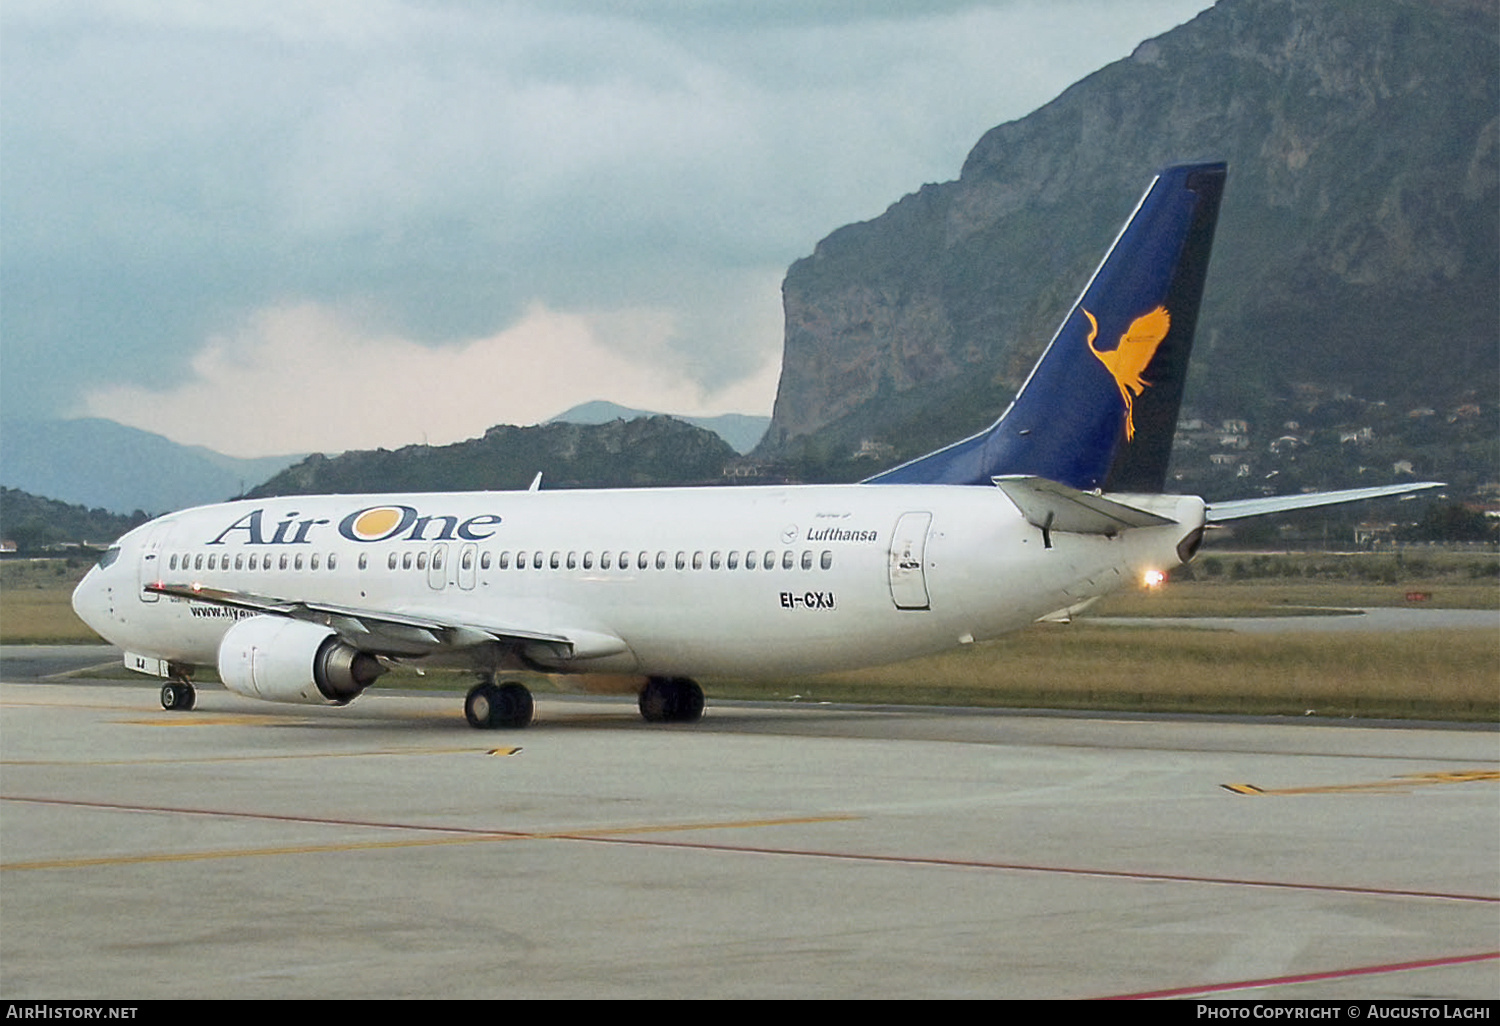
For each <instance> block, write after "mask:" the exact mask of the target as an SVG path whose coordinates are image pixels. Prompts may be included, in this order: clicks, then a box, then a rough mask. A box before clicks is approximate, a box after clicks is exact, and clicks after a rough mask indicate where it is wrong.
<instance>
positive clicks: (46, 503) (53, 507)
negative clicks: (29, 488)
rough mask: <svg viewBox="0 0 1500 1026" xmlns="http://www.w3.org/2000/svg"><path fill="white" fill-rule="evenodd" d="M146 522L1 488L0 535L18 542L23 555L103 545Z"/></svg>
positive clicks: (138, 517) (106, 511)
mask: <svg viewBox="0 0 1500 1026" xmlns="http://www.w3.org/2000/svg"><path fill="white" fill-rule="evenodd" d="M145 522H146V517H145V516H144V515H137V516H117V515H116V514H114V513H110V512H109V511H108V510H104V509H87V508H85V507H83V506H74V505H69V504H68V503H66V502H58V501H57V500H55V499H44V498H42V497H41V496H39V495H31V494H30V493H28V492H23V491H18V490H17V489H15V488H0V538H3V539H4V540H6V541H13V542H15V543H16V545H17V546H18V548H19V549H20V551H21V553H22V554H23V555H24V554H27V553H31V552H39V551H42V550H43V549H45V548H48V547H54V546H62V545H90V546H94V547H102V546H105V545H108V544H109V543H110V542H112V541H114V540H115V539H116V538H118V537H120V535H122V534H124V533H125V532H126V531H128V530H130V529H131V528H133V527H139V526H140V525H141V524H144V523H145Z"/></svg>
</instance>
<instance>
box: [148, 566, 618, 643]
mask: <svg viewBox="0 0 1500 1026" xmlns="http://www.w3.org/2000/svg"><path fill="white" fill-rule="evenodd" d="M145 590H147V591H151V592H155V593H156V594H158V595H170V596H173V597H175V598H183V599H189V600H191V601H193V602H206V603H209V604H211V605H216V606H224V607H227V608H230V609H244V610H249V611H251V612H255V613H265V614H268V615H272V616H285V617H289V618H291V619H294V620H309V621H312V622H314V623H321V624H324V625H326V626H328V627H332V628H333V629H334V630H336V631H337V632H338V633H339V636H340V637H342V638H343V640H345V641H347V642H348V643H349V644H350V645H352V646H354V647H355V648H357V649H360V650H361V651H368V652H374V653H380V654H390V655H425V654H428V653H431V652H436V651H439V650H443V649H450V650H451V649H461V648H470V647H473V646H475V645H482V644H500V645H505V646H508V647H514V648H521V649H523V650H530V652H531V653H532V654H545V655H547V656H549V657H551V658H552V659H561V660H569V659H590V658H598V657H601V656H606V655H615V654H617V653H620V652H624V651H626V650H627V646H626V644H625V642H624V640H623V639H621V638H619V637H616V636H615V635H613V634H609V633H607V632H603V631H597V630H569V631H563V632H558V631H549V630H539V629H535V628H531V627H528V626H525V625H523V624H520V623H508V622H491V621H486V620H483V619H480V618H472V617H468V618H465V619H463V620H459V619H456V618H454V617H451V616H447V615H443V614H436V613H429V612H426V611H423V610H420V609H404V610H389V609H378V610H377V609H363V608H360V607H357V606H344V605H339V604H337V603H331V602H315V601H312V602H309V601H303V600H292V599H282V598H276V597H274V596H270V595H256V594H253V593H251V592H244V591H228V590H224V589H220V588H206V587H203V586H202V585H195V584H165V583H161V582H156V583H152V584H147V585H145ZM538 650H540V652H538Z"/></svg>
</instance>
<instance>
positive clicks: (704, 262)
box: [0, 0, 1209, 456]
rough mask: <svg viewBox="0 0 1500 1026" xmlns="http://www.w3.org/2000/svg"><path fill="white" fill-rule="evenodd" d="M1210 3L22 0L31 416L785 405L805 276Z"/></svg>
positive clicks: (0, 14) (22, 196)
mask: <svg viewBox="0 0 1500 1026" xmlns="http://www.w3.org/2000/svg"><path fill="white" fill-rule="evenodd" d="M1208 5H1209V3H1208V0H1039V2H1028V0H989V2H983V0H970V2H966V0H930V2H917V0H911V2H901V0H871V2H858V0H828V2H818V0H680V2H672V0H643V2H637V3H631V2H625V0H613V2H612V0H531V2H527V0H515V2H501V0H494V2H489V0H473V2H465V0H425V2H422V0H407V2H401V0H317V2H315V3H307V2H305V0H258V2H242V3H241V2H224V3H218V2H215V3H201V2H197V0H161V2H152V0H116V2H110V0H77V2H64V0H57V2H49V0H4V3H3V4H0V414H3V415H4V416H6V417H46V416H100V417H109V418H112V419H114V420H118V421H120V422H122V423H126V424H130V425H133V426H136V427H141V428H145V429H147V430H151V431H156V432H159V433H160V434H164V435H166V436H168V437H169V438H172V439H174V440H176V441H179V442H188V443H197V444H203V445H208V446H210V447H212V448H215V449H218V450H220V451H221V452H226V453H231V454H234V455H240V456H253V455H268V454H276V453H282V452H297V451H309V450H323V451H329V452H334V451H339V450H343V449H348V448H371V447H375V446H385V447H395V446H399V445H404V444H408V443H411V442H420V441H424V440H425V441H428V442H432V443H434V444H437V443H447V442H452V441H457V440H459V439H463V438H468V437H472V436H474V435H477V434H480V433H481V432H483V430H484V429H485V428H486V427H488V426H490V425H492V424H497V423H512V424H529V423H534V422H536V421H538V420H544V419H546V418H547V417H550V416H553V415H554V414H557V413H559V412H561V411H563V410H564V409H567V408H568V407H570V406H573V405H575V404H577V403H580V402H584V401H587V400H590V399H610V400H613V401H615V402H619V403H623V404H625V405H630V406H638V407H644V408H650V409H657V410H664V411H667V412H674V413H688V414H692V413H723V412H742V413H760V414H769V413H770V410H771V403H772V401H773V400H774V398H775V392H776V380H777V376H778V374H779V371H780V357H781V296H780V286H781V279H782V277H783V275H784V274H785V272H786V268H787V266H788V265H789V264H790V263H791V262H792V261H793V260H796V259H797V258H799V257H801V256H805V255H807V254H808V253H810V252H811V251H812V248H813V246H814V244H815V243H816V242H817V241H818V240H819V239H821V238H822V237H823V236H825V235H827V234H828V233H829V232H831V231H833V230H834V229H835V228H838V227H839V226H841V225H843V224H847V223H849V222H851V221H859V220H866V219H869V218H871V217H875V216H878V215H879V214H880V213H881V212H883V211H884V210H885V208H886V207H888V206H889V205H890V204H891V203H893V202H895V201H896V200H898V199H900V198H901V196H903V195H904V194H906V193H908V192H912V191H914V190H916V189H917V188H918V187H920V186H921V185H922V184H923V183H925V182H939V181H948V180H951V179H954V178H956V177H957V176H958V173H959V170H960V168H961V167H962V164H963V159H964V157H965V155H966V154H967V153H968V151H969V149H970V147H972V146H973V144H974V143H975V142H976V141H977V140H978V138H979V136H980V135H981V134H982V133H983V132H985V131H986V130H987V129H989V128H991V127H993V126H995V125H997V124H1000V123H1002V122H1005V121H1010V120H1013V119H1015V118H1018V117H1022V116H1024V115H1025V114H1027V113H1028V112H1030V111H1032V110H1034V109H1035V108H1036V107H1038V106H1040V105H1041V104H1043V103H1045V102H1046V101H1048V100H1049V99H1051V98H1052V97H1054V96H1056V95H1057V94H1058V93H1059V92H1061V91H1062V90H1063V89H1064V88H1066V87H1067V86H1068V85H1070V84H1071V83H1073V82H1075V81H1077V80H1078V79H1079V78H1082V77H1083V76H1085V75H1087V74H1088V73H1089V72H1092V71H1094V70H1096V69H1098V68H1100V67H1102V66H1104V65H1105V64H1108V63H1110V62H1112V61H1115V60H1118V59H1120V58H1122V57H1125V56H1127V55H1128V54H1129V53H1130V52H1131V51H1132V50H1133V49H1134V48H1135V47H1136V45H1137V44H1139V43H1140V42H1141V41H1142V40H1145V39H1148V38H1151V37H1153V36H1157V35H1161V34H1162V33H1164V32H1166V31H1168V30H1170V29H1171V28H1173V27H1174V26H1176V25H1178V24H1181V23H1182V22H1184V21H1187V20H1189V19H1191V18H1192V17H1193V16H1194V15H1195V14H1196V13H1197V12H1198V11H1200V10H1201V9H1203V8H1205V7H1207V6H1208Z"/></svg>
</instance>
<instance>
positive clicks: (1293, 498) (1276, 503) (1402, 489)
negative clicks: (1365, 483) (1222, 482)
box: [1208, 481, 1443, 524]
mask: <svg viewBox="0 0 1500 1026" xmlns="http://www.w3.org/2000/svg"><path fill="white" fill-rule="evenodd" d="M1442 487H1443V482H1442V481H1419V482H1415V483H1413V484H1400V485H1381V486H1378V487H1375V488H1346V489H1344V490H1343V491H1337V492H1307V493H1305V494H1302V495H1274V496H1271V497H1269V498H1264V499H1237V500H1234V501H1232V502H1211V503H1209V504H1208V522H1209V523H1210V524H1221V523H1223V522H1224V521H1226V520H1242V519H1244V518H1245V517H1259V516H1264V515H1265V514H1267V513H1285V512H1286V511H1287V510H1293V509H1309V508H1311V507H1314V506H1334V505H1337V504H1338V503H1341V502H1358V501H1359V500H1361V499H1379V498H1383V497H1385V496H1389V495H1407V494H1409V493H1411V492H1420V491H1425V490H1426V489H1428V488H1442Z"/></svg>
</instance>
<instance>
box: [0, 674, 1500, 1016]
mask: <svg viewBox="0 0 1500 1026" xmlns="http://www.w3.org/2000/svg"><path fill="white" fill-rule="evenodd" d="M101 651H103V652H105V653H106V654H107V650H95V652H96V653H98V652H101ZM6 655H7V661H6V664H5V670H6V679H7V680H17V679H20V678H21V677H23V676H26V674H18V673H16V672H15V671H16V670H17V669H20V668H22V667H23V666H25V667H28V668H30V669H32V670H34V671H40V670H45V669H47V668H48V667H49V666H52V665H54V664H55V663H56V660H55V659H54V662H53V663H49V662H48V661H47V659H46V658H45V653H41V654H37V655H36V658H37V660H39V661H38V662H36V663H35V665H33V664H31V663H24V662H23V659H22V657H23V655H25V653H22V652H20V651H19V650H8V651H7V653H6ZM36 676H37V677H39V676H44V674H42V673H40V672H37V673H36ZM33 680H35V677H34V678H33ZM1497 795H1500V734H1497V732H1496V731H1495V730H1493V729H1487V728H1483V727H1478V728H1476V727H1463V728H1457V727H1451V726H1444V725H1414V724H1400V725H1376V724H1371V723H1330V722H1315V721H1284V720H1283V721H1252V720H1247V719H1232V718H1220V719H1209V718H1187V717H1155V718H1146V717H1130V718H1124V717H1118V716H1089V715H1058V714H1044V713H1021V712H1013V711H989V710H951V709H928V708H908V709H872V708H860V707H827V706H789V705H770V704H751V703H719V704H711V705H710V710H709V712H708V714H707V716H706V717H705V719H704V720H703V722H702V723H700V724H698V725H696V726H668V727H662V726H648V725H646V724H644V723H642V722H641V721H640V720H639V718H638V717H637V715H636V713H635V710H634V707H633V703H631V702H630V701H627V700H615V699H559V698H549V697H548V696H539V701H538V722H537V724H536V725H535V726H534V727H533V728H531V729H529V730H526V731H521V732H515V733H505V732H494V733H490V732H485V733H480V732H476V731H473V730H471V729H469V727H468V726H467V725H466V724H465V723H464V719H463V713H462V710H461V707H460V701H459V698H458V696H454V695H437V694H416V693H389V692H380V691H378V690H377V691H375V692H372V693H371V694H370V695H368V696H366V697H365V698H362V699H361V700H360V701H359V702H357V703H355V704H354V705H353V706H351V707H349V708H346V709H325V708H305V707H288V706H270V705H262V704H257V703H253V702H250V701H248V700H245V699H241V698H238V697H236V696H234V695H231V694H229V693H227V692H225V691H222V690H220V689H218V688H213V687H205V688H203V689H202V690H201V691H200V695H199V706H198V708H197V709H196V710H195V711H193V712H191V713H186V714H183V713H166V712H163V711H162V710H161V709H160V707H159V706H158V705H157V699H156V689H155V688H153V687H152V686H151V685H150V684H149V682H148V683H145V684H142V683H139V682H137V683H134V684H131V685H128V686H127V685H124V684H112V683H109V682H65V681H55V682H40V681H38V682H33V683H15V684H4V685H0V995H3V996H4V997H6V998H33V997H68V998H82V997H98V998H108V999H116V1000H120V999H129V998H139V999H149V998H172V997H360V998H390V997H719V998H725V997H729V998H732V997H792V996H795V997H811V996H818V997H862V998H887V997H1039V998H1089V997H1109V996H1120V995H1142V994H1161V995H1177V996H1203V997H1214V996H1220V997H1234V998H1245V997H1286V998H1309V997H1329V996H1336V997H1341V998H1351V999H1364V998H1410V997H1417V996H1422V997H1427V996H1434V995H1436V996H1447V997H1454V998H1488V999H1494V998H1497V997H1500V799H1497Z"/></svg>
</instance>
